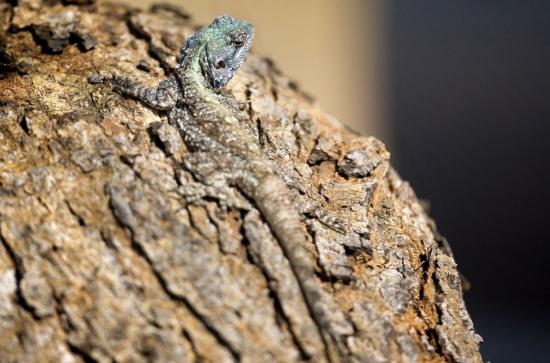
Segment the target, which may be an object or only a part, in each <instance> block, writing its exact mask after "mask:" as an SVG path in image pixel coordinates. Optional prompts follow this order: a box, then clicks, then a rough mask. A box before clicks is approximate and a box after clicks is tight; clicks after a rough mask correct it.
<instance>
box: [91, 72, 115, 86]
mask: <svg viewBox="0 0 550 363" xmlns="http://www.w3.org/2000/svg"><path fill="white" fill-rule="evenodd" d="M112 78H113V77H112V76H111V75H107V74H102V73H93V74H91V75H90V77H88V82H89V83H90V84H101V83H105V82H107V81H109V80H111V79H112Z"/></svg>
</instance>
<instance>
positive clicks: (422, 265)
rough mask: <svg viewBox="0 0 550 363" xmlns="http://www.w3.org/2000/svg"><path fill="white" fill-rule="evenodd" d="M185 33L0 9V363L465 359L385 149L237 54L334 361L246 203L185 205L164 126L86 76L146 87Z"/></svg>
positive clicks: (430, 249) (15, 5)
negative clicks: (297, 227) (335, 348)
mask: <svg viewBox="0 0 550 363" xmlns="http://www.w3.org/2000/svg"><path fill="white" fill-rule="evenodd" d="M196 29H197V27H196V26H195V25H194V24H193V23H192V22H191V20H190V17H189V16H188V15H187V14H186V13H185V12H183V11H181V10H177V9H175V8H171V7H169V6H163V5H158V6H155V7H153V8H152V9H151V10H149V11H139V10H135V9H130V8H128V7H126V6H123V5H119V4H116V3H111V2H94V1H93V0H73V1H70V0H66V1H55V0H49V1H40V0H20V1H16V0H14V1H10V2H7V3H2V4H0V242H1V243H0V317H1V319H0V361H1V362H81V361H84V362H111V361H117V362H142V361H144V362H145V361H148V362H149V361H156V362H188V361H189V362H193V361H200V362H203V361H204V362H232V361H243V362H270V361H273V362H275V361H276V362H295V361H302V360H304V361H305V360H310V361H314V362H325V361H342V362H347V361H353V362H419V361H422V362H423V361H430V362H443V361H456V362H480V361H481V356H480V354H479V342H480V340H481V338H480V337H479V336H478V335H476V334H475V332H474V329H473V325H472V322H471V320H470V317H469V315H468V313H467V310H466V308H465V305H464V300H463V296H462V287H461V283H460V277H459V274H458V272H457V269H456V264H455V262H454V259H453V257H452V255H451V254H450V251H449V250H448V248H445V246H444V244H443V242H444V239H442V238H441V237H440V236H439V235H438V234H437V232H436V231H435V227H434V224H433V222H432V221H431V220H430V219H429V217H428V216H427V214H426V212H425V211H424V209H423V208H422V206H421V204H419V202H418V200H417V199H416V197H415V195H414V193H413V191H412V189H411V188H410V186H409V185H408V184H407V183H406V182H404V181H402V180H401V179H400V177H399V176H398V175H397V173H396V172H395V171H394V170H393V169H392V168H391V166H390V163H389V153H388V152H387V151H386V149H385V147H384V145H383V144H382V143H381V142H380V141H378V140H376V139H375V138H373V137H365V136H361V135H358V134H356V133H354V132H351V131H349V130H347V129H346V128H344V127H343V126H342V125H341V124H340V123H339V122H338V121H337V120H335V119H334V118H332V117H330V116H329V115H327V114H326V113H324V112H323V111H322V110H320V109H319V108H318V107H317V106H316V105H315V103H314V102H313V101H312V99H311V98H310V97H309V96H308V95H306V94H305V93H303V92H302V91H300V90H299V89H298V88H297V86H296V85H295V84H294V83H293V82H292V81H291V80H289V79H288V78H287V77H285V76H284V75H283V74H282V73H281V72H280V71H279V70H278V69H277V68H276V67H275V66H274V65H273V63H272V62H271V61H269V60H268V59H266V58H263V57H261V56H258V55H256V54H252V55H250V56H249V58H248V60H247V61H246V62H245V64H244V65H243V67H242V68H241V69H240V70H239V72H238V74H237V76H236V77H235V79H234V80H233V81H232V82H230V84H229V86H228V87H227V90H226V91H224V92H228V93H231V94H232V95H233V96H234V97H235V98H236V99H237V100H238V101H239V102H241V103H242V107H243V110H244V111H246V112H248V115H249V116H250V124H251V126H252V127H253V129H254V130H255V132H256V133H257V136H258V140H259V141H258V142H259V143H260V144H261V145H262V147H263V149H264V150H265V152H266V155H268V156H269V158H270V159H272V160H274V161H275V162H276V164H277V165H278V167H279V168H280V174H281V175H282V176H283V179H284V180H285V182H286V183H287V184H288V185H289V187H290V188H291V189H292V190H293V191H294V192H295V194H296V203H297V204H298V205H299V206H301V207H302V209H304V211H305V212H304V218H303V223H304V226H305V227H307V228H305V229H304V233H306V231H307V236H306V237H307V239H306V240H307V243H308V248H309V249H310V251H311V254H312V256H314V257H315V258H314V261H316V266H314V268H315V270H316V272H317V277H318V283H319V284H320V285H322V287H323V289H324V290H325V291H326V293H327V296H328V297H329V298H330V299H331V302H332V303H333V304H334V305H335V306H336V307H337V309H336V310H337V314H336V313H335V316H334V319H335V320H337V319H341V320H342V321H343V322H344V323H346V324H348V325H349V326H351V327H352V331H351V332H349V334H348V336H347V337H346V339H345V341H343V342H342V343H343V345H344V346H345V348H346V349H345V351H339V352H330V351H328V349H327V347H326V345H325V343H324V342H323V339H322V337H321V335H320V334H319V327H317V326H316V325H315V322H314V320H313V319H312V317H311V316H310V314H309V312H308V309H307V307H306V305H305V302H304V300H303V297H302V294H301V291H300V288H299V286H298V284H297V281H296V279H295V277H294V275H293V274H292V270H291V269H290V266H289V263H288V261H287V259H286V258H285V255H284V253H283V252H282V251H281V248H280V246H279V245H278V243H277V240H276V239H275V238H274V237H273V235H272V233H271V231H270V229H269V227H268V225H267V224H266V223H265V221H264V219H263V218H262V215H261V213H260V212H259V211H258V210H257V209H256V208H255V206H254V204H253V203H252V202H251V201H250V200H247V199H246V198H245V197H244V196H243V195H241V194H240V193H239V191H238V190H236V189H230V190H229V191H228V193H232V197H234V198H236V200H240V201H242V205H241V206H240V207H238V208H237V207H232V208H226V207H224V203H223V200H222V199H223V196H221V195H205V196H204V197H203V198H201V199H198V200H192V201H189V200H186V198H185V196H184V195H183V194H185V193H184V191H189V190H190V189H193V188H194V187H199V186H200V185H199V183H198V182H197V181H196V180H194V179H193V177H192V175H191V174H190V173H189V172H188V171H187V170H186V169H185V168H184V166H183V165H182V161H183V160H185V158H186V157H187V155H188V152H187V150H186V147H185V144H184V143H183V142H182V140H181V138H180V137H179V134H178V132H177V130H176V129H174V128H173V127H172V126H171V125H169V124H168V123H167V120H166V117H165V115H163V114H161V113H157V112H155V111H152V110H150V109H148V108H147V107H145V106H143V105H142V104H140V103H139V102H136V101H134V100H131V99H127V98H124V97H122V96H120V95H118V94H116V93H114V92H112V90H110V89H109V87H107V86H98V85H91V84H89V83H88V82H87V78H88V77H89V76H90V74H92V73H94V72H98V71H108V72H118V73H123V74H128V75H130V76H133V77H135V78H141V79H146V80H148V81H149V82H150V83H151V85H154V84H155V83H156V82H158V81H159V80H160V79H161V78H163V77H164V76H165V74H166V72H169V70H170V69H171V68H172V67H174V66H175V64H176V61H177V58H176V57H177V54H178V50H179V47H180V46H181V45H182V44H183V43H184V41H185V38H186V37H187V36H189V35H190V34H192V33H193V32H194V31H195V30H196ZM258 31H261V29H259V30H258ZM297 56H299V55H297ZM197 189H198V188H197ZM334 221H337V223H336V224H337V225H338V226H339V228H334V225H333V222H334Z"/></svg>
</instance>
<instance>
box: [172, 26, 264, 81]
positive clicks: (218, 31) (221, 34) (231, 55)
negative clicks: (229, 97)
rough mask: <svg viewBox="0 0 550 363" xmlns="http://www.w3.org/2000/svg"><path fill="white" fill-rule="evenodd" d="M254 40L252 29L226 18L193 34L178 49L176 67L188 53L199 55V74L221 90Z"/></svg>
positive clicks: (182, 62) (239, 64)
mask: <svg viewBox="0 0 550 363" xmlns="http://www.w3.org/2000/svg"><path fill="white" fill-rule="evenodd" d="M253 37H254V26H252V24H250V23H249V22H246V21H243V20H238V19H235V18H232V17H230V16H227V15H222V16H218V17H217V18H216V19H214V21H213V22H212V24H210V25H208V26H207V27H204V28H202V29H201V30H199V31H198V32H197V33H195V34H193V35H192V36H191V37H190V38H189V39H188V40H187V42H186V43H185V45H184V46H183V47H182V49H181V57H180V64H181V65H183V64H184V60H185V58H186V57H187V56H189V54H191V52H194V51H200V52H204V54H201V55H200V59H201V61H203V60H206V62H205V63H206V64H201V66H202V71H203V73H204V74H205V76H206V78H207V79H208V81H209V83H210V85H211V86H212V87H213V88H220V87H223V86H225V85H226V84H227V83H228V82H229V81H230V80H231V78H233V75H234V74H235V72H236V71H237V70H238V69H239V67H240V66H241V64H242V63H243V61H244V58H245V57H246V54H247V53H248V49H249V48H250V45H251V44H252V38H253Z"/></svg>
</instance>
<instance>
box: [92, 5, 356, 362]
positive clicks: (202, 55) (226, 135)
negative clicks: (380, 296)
mask: <svg viewBox="0 0 550 363" xmlns="http://www.w3.org/2000/svg"><path fill="white" fill-rule="evenodd" d="M254 32H255V28H254V26H253V25H252V24H250V23H249V22H246V21H243V20H237V19H235V18H232V17H230V16H227V15H223V16H218V17H217V18H215V19H214V21H213V22H212V23H211V24H210V25H209V26H206V27H204V28H202V29H201V30H199V31H198V32H196V33H195V34H193V35H192V36H190V37H189V38H188V39H187V41H186V42H185V44H184V45H183V47H182V48H181V50H180V59H179V61H178V65H177V67H176V68H175V69H174V70H173V72H171V74H169V75H168V77H167V78H166V79H164V80H163V81H161V82H160V83H159V84H158V86H157V87H145V86H143V85H141V84H140V83H139V82H136V81H135V80H132V79H130V78H127V77H124V76H119V75H114V74H112V75H102V74H93V75H92V76H91V77H90V78H89V81H90V83H93V84H96V83H109V84H110V85H111V86H112V87H113V89H114V90H115V91H116V92H118V93H120V94H123V95H126V96H130V97H133V98H135V99H137V100H139V101H141V102H143V103H144V104H145V105H147V106H149V107H151V108H153V109H156V110H159V111H163V112H166V113H167V114H168V120H169V122H170V123H171V124H172V125H174V126H175V127H176V128H177V129H178V131H179V133H180V135H181V137H182V139H183V141H184V142H185V144H186V145H187V147H188V149H189V151H190V153H189V155H187V156H186V158H185V160H184V165H185V167H186V168H187V169H188V170H190V171H191V173H192V174H193V175H194V176H195V177H196V178H197V179H199V180H200V181H201V182H202V183H204V184H205V185H207V186H213V185H214V186H215V185H231V186H235V187H237V189H238V190H240V191H241V192H242V193H243V194H244V195H245V196H246V197H248V198H249V199H251V200H252V202H253V204H255V205H256V207H257V208H258V210H259V211H260V212H261V213H262V215H263V217H264V219H265V220H266V222H267V224H268V225H269V227H270V229H271V230H272V232H273V235H274V236H275V238H276V240H277V241H278V243H279V245H280V247H281V249H282V250H283V253H284V254H285V255H286V257H287V259H288V260H289V264H290V267H291V269H292V271H293V274H294V275H295V277H296V280H297V281H298V285H299V287H300V290H301V292H302V295H303V297H304V300H305V303H306V305H307V307H308V310H309V312H310V314H311V316H312V318H313V320H314V321H315V323H316V325H317V326H318V329H319V331H320V335H321V337H322V339H323V341H325V345H326V344H328V340H329V339H330V340H332V341H334V342H335V343H336V346H337V347H338V346H339V345H340V344H339V343H340V342H341V341H342V340H341V338H342V336H343V335H348V334H352V333H353V328H352V327H351V325H349V323H348V322H347V321H346V320H345V319H343V318H342V319H336V320H343V321H344V323H342V322H341V321H337V322H334V321H331V319H330V318H329V317H330V315H334V313H333V312H332V311H330V312H329V311H328V310H329V309H332V308H333V307H332V306H330V307H329V304H327V302H326V298H325V294H324V291H323V289H322V287H321V285H320V283H319V281H318V278H317V276H316V274H315V270H314V265H315V261H314V258H313V256H312V255H311V253H310V252H309V251H308V249H307V247H306V245H307V243H308V240H307V233H306V232H305V231H304V227H303V225H302V220H301V217H300V212H299V210H298V208H297V207H296V205H295V202H294V195H293V193H292V191H291V190H290V189H289V187H288V186H287V185H286V183H285V182H284V181H283V179H282V178H281V177H280V176H279V174H278V172H277V169H276V166H275V165H274V164H273V162H272V161H271V160H269V159H268V158H267V157H266V156H265V155H264V153H263V152H262V149H261V147H260V144H259V142H258V140H257V139H256V137H255V135H254V133H253V131H252V130H251V128H250V126H248V125H247V124H246V122H244V121H243V117H245V116H244V115H243V114H242V113H241V112H240V110H239V108H238V105H237V102H236V100H235V99H233V98H231V97H228V96H226V95H223V94H221V93H220V92H219V90H220V89H222V88H223V87H224V86H225V85H226V84H227V83H228V82H229V81H230V80H231V79H232V78H233V76H234V74H235V72H236V71H237V70H238V69H239V67H240V66H241V64H242V63H243V61H244V59H245V57H246V55H247V54H248V51H249V48H250V46H251V43H252V39H253V37H254ZM338 312H340V311H339V310H338ZM337 349H339V348H337ZM327 354H328V355H329V356H330V355H331V354H329V353H327ZM329 359H330V358H329Z"/></svg>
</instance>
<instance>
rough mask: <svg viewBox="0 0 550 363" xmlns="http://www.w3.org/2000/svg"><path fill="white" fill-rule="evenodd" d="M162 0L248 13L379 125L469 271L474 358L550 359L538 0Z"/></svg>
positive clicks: (549, 57) (283, 64) (541, 9)
mask: <svg viewBox="0 0 550 363" xmlns="http://www.w3.org/2000/svg"><path fill="white" fill-rule="evenodd" d="M127 2H130V0H128V1H127ZM150 2H151V1H147V0H138V1H137V2H136V1H131V3H132V4H134V5H136V3H137V5H139V6H147V5H148V4H149V3H150ZM171 2H172V3H175V4H178V5H180V6H181V7H183V8H184V9H186V10H187V11H189V12H190V13H191V14H193V16H194V18H195V20H196V21H198V22H200V23H204V24H207V23H209V22H210V21H211V20H212V19H213V18H214V17H215V16H216V15H218V14H224V13H226V14H229V15H233V16H236V17H241V18H244V19H247V20H250V21H251V22H252V23H254V24H255V25H256V28H257V31H256V38H255V41H254V48H255V50H256V51H257V52H258V53H260V54H263V55H266V56H269V57H271V58H273V59H274V60H275V62H276V63H277V64H278V65H279V66H280V68H281V69H282V70H283V71H284V72H285V73H286V74H288V75H290V76H291V77H292V78H294V79H296V80H297V81H298V82H299V84H300V85H301V87H302V88H303V89H305V90H306V91H307V92H309V93H311V94H312V95H314V96H315V97H316V98H317V99H318V101H319V103H320V105H321V107H322V108H324V109H325V110H327V111H328V112H330V113H332V114H334V115H335V116H336V117H337V118H339V119H340V120H341V121H343V122H344V123H347V124H348V125H350V126H351V127H353V128H354V129H357V130H360V131H362V132H365V133H368V134H371V135H375V136H377V137H379V138H380V139H382V140H383V141H384V142H385V143H386V144H387V145H388V147H389V149H390V151H391V152H392V160H393V164H394V166H395V167H396V168H397V170H398V171H399V172H400V174H401V175H402V176H403V177H404V178H405V179H407V180H409V181H410V182H411V184H412V185H413V187H414V189H415V190H416V192H417V195H418V196H419V197H420V198H422V199H426V200H428V201H429V202H430V204H431V207H432V208H431V215H432V216H433V217H434V218H435V220H436V221H437V224H438V227H439V229H440V232H441V233H442V234H443V235H445V236H446V237H447V238H448V239H449V241H450V243H451V246H452V248H453V251H454V253H455V258H456V260H457V262H458V266H459V269H460V270H461V272H462V273H463V274H464V275H465V276H466V278H467V279H468V280H469V281H470V282H471V284H472V289H471V291H469V292H467V293H466V303H467V305H468V308H469V311H470V314H471V315H472V318H473V321H474V324H475V327H476V330H477V332H478V333H479V334H481V336H483V338H484V340H485V342H484V343H483V344H482V353H483V356H484V359H485V360H490V361H492V362H496V363H498V362H548V361H550V358H549V357H550V314H549V313H550V309H549V305H550V304H549V303H548V301H549V297H550V282H549V280H550V257H549V256H550V238H549V234H550V232H549V230H550V140H548V138H550V1H543V0H540V1H537V0H530V1H511V0H499V1H475V0H463V1H438V0H414V1H410V0H401V1H397V0H346V1H337V0H301V1H291V0H276V1H275V0H272V1H268V0H238V1H237V0H235V1H231V2H230V1H227V0H180V1H175V0H174V1H171Z"/></svg>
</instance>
